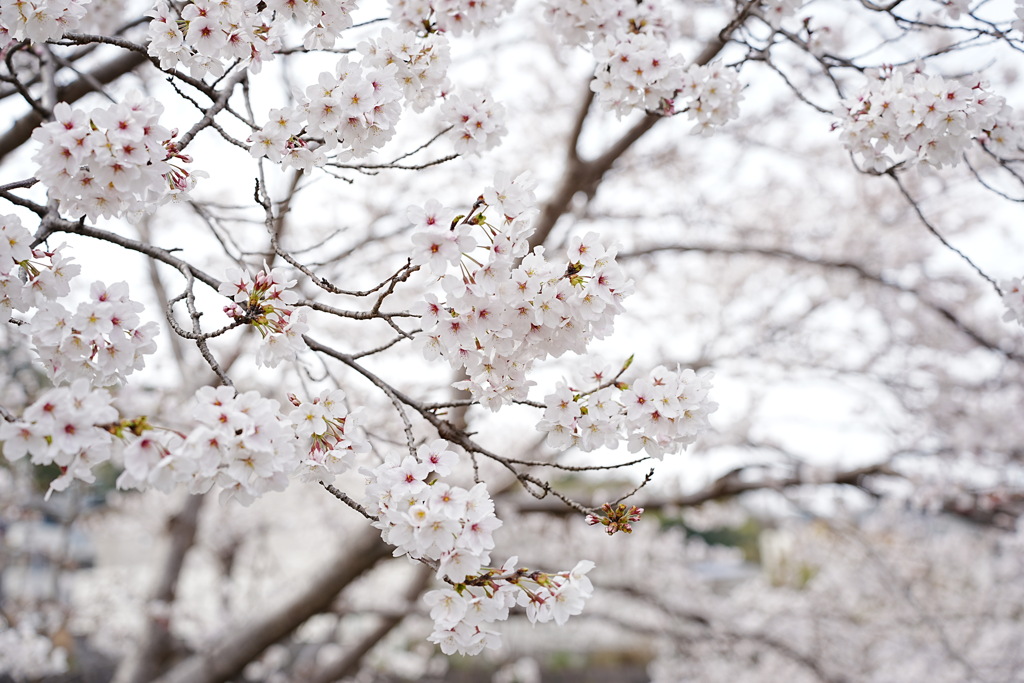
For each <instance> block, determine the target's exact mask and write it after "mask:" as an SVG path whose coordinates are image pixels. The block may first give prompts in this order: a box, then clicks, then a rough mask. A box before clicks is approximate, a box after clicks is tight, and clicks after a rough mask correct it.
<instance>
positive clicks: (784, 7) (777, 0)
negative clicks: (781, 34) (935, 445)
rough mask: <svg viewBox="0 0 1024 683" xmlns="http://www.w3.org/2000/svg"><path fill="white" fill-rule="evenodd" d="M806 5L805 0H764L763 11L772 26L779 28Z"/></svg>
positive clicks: (762, 2) (765, 18) (762, 3)
mask: <svg viewBox="0 0 1024 683" xmlns="http://www.w3.org/2000/svg"><path fill="white" fill-rule="evenodd" d="M803 6H804V0H762V1H761V12H762V16H763V17H764V20H765V21H767V22H768V23H769V24H770V25H771V27H772V28H779V26H781V25H782V22H783V21H785V20H786V19H788V18H790V17H792V16H794V15H795V14H796V13H797V11H798V10H799V9H800V8H801V7H803Z"/></svg>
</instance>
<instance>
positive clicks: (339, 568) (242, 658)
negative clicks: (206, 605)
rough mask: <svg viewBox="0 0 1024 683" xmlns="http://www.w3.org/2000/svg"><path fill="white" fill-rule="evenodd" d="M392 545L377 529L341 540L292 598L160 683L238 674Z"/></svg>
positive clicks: (206, 682)
mask: <svg viewBox="0 0 1024 683" xmlns="http://www.w3.org/2000/svg"><path fill="white" fill-rule="evenodd" d="M390 551H391V548H390V546H388V545H387V544H385V543H384V542H382V541H381V540H380V537H379V536H378V535H377V532H376V531H375V530H373V529H367V530H365V531H363V532H362V533H361V534H360V535H359V536H358V537H356V538H353V539H351V541H350V542H348V543H345V544H343V547H342V548H340V549H339V552H338V553H337V554H336V555H335V556H334V557H332V558H330V559H329V560H328V561H327V562H326V563H325V564H324V568H323V570H322V571H321V573H320V575H319V576H317V577H315V578H313V579H311V580H310V581H309V582H308V583H306V584H305V587H304V588H303V590H302V591H301V592H300V593H299V594H298V595H296V596H295V597H294V598H292V599H290V600H287V601H285V602H283V603H282V604H279V605H277V606H275V607H273V608H271V609H268V610H267V611H266V612H265V613H264V614H263V615H262V616H260V617H258V618H256V619H251V618H250V619H248V620H246V621H245V622H243V623H239V624H237V626H236V627H235V628H231V629H226V630H225V633H226V634H228V635H225V636H224V637H222V638H221V639H219V640H217V641H215V642H213V643H211V644H210V645H209V647H207V648H206V649H205V650H204V651H202V652H198V653H196V654H194V655H193V656H191V657H189V658H188V659H186V660H185V661H183V662H181V663H180V664H178V665H176V666H175V667H174V668H173V669H171V670H170V671H168V672H167V673H165V674H164V675H163V676H161V677H160V678H159V679H156V680H157V682H158V683H223V682H224V681H228V680H231V679H233V678H235V677H236V676H238V675H239V674H240V673H241V672H242V670H243V669H244V668H245V667H246V665H247V664H249V662H251V661H253V660H254V659H256V658H257V657H259V656H260V654H261V653H262V652H263V651H264V650H265V649H267V648H268V647H269V646H271V645H273V644H274V643H276V642H278V641H279V640H281V639H282V638H284V637H286V636H287V635H288V634H290V633H292V632H293V631H294V630H295V629H297V628H298V627H299V626H301V625H302V624H303V623H304V622H305V621H306V620H307V619H309V618H310V617H311V616H313V615H315V614H319V613H321V612H325V611H327V610H328V609H329V608H330V606H331V604H332V603H333V602H334V600H335V599H336V598H337V596H338V594H339V593H341V591H342V590H344V589H345V588H346V587H347V586H348V585H350V584H351V583H352V582H353V581H355V580H356V579H358V578H359V577H360V576H362V575H363V574H364V573H365V572H367V571H369V570H370V569H371V568H372V567H373V566H374V565H375V564H377V562H378V561H380V560H381V559H383V558H385V557H387V556H388V555H390Z"/></svg>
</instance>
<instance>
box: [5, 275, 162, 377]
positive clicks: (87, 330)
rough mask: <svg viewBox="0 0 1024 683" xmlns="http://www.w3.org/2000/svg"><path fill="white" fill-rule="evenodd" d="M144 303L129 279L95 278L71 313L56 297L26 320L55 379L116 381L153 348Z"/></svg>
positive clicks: (138, 367) (152, 330)
mask: <svg viewBox="0 0 1024 683" xmlns="http://www.w3.org/2000/svg"><path fill="white" fill-rule="evenodd" d="M142 309H143V306H142V304H141V303H139V302H137V301H132V300H131V299H130V298H129V297H128V284H127V283H125V282H117V283H115V284H112V285H110V286H109V287H108V286H107V285H105V284H103V283H102V282H99V281H97V282H94V283H92V286H91V287H90V288H89V299H88V300H87V301H84V302H82V303H80V304H78V307H77V308H76V310H75V312H74V313H72V312H71V311H69V310H68V309H66V308H65V307H64V306H63V305H61V304H60V303H59V302H57V301H49V302H47V303H45V304H43V305H42V306H41V307H40V308H39V310H38V311H37V312H36V314H35V315H34V316H33V317H32V319H31V320H29V322H28V324H27V325H26V326H25V327H26V328H27V331H28V333H29V334H30V335H31V338H32V343H33V345H34V346H35V349H36V352H37V353H38V354H39V357H40V359H41V360H42V361H43V365H44V367H45V368H46V372H47V375H49V377H50V380H51V381H53V383H54V384H60V383H66V382H72V381H74V380H77V379H79V378H82V379H86V380H88V381H89V383H90V384H91V385H92V386H96V387H105V386H110V385H112V384H120V383H123V382H124V381H125V378H126V377H127V376H128V375H130V374H132V373H133V372H134V371H136V370H141V369H142V368H143V367H144V366H145V360H144V356H146V355H149V354H151V353H153V352H154V351H156V343H155V342H154V341H153V338H154V337H156V335H157V334H158V333H159V332H160V327H159V326H158V325H157V324H156V323H155V322H147V323H142V322H141V321H140V319H139V312H140V311H142Z"/></svg>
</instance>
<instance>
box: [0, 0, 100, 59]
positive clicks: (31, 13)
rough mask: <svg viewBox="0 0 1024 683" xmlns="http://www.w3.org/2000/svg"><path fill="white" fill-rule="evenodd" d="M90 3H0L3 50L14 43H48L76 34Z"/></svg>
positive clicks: (81, 0) (68, 0) (14, 0)
mask: <svg viewBox="0 0 1024 683" xmlns="http://www.w3.org/2000/svg"><path fill="white" fill-rule="evenodd" d="M87 4H89V0H0V50H2V49H3V48H5V47H7V46H8V45H10V44H11V42H13V41H20V40H31V41H32V42H34V43H45V42H46V41H48V40H57V39H58V38H60V37H61V36H63V35H64V33H65V32H66V31H74V30H75V29H76V28H78V23H79V22H80V21H81V20H82V17H84V16H85V12H86V9H85V5H87Z"/></svg>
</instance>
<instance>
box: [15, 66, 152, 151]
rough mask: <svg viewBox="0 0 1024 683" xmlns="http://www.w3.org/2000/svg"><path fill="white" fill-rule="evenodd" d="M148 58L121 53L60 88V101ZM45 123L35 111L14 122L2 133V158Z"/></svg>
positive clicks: (70, 99)
mask: <svg viewBox="0 0 1024 683" xmlns="http://www.w3.org/2000/svg"><path fill="white" fill-rule="evenodd" d="M148 61H149V59H148V57H146V55H142V54H139V53H138V52H126V53H124V54H121V55H118V56H117V57H115V58H114V59H111V60H110V61H109V62H106V63H104V64H101V65H99V66H98V67H96V68H95V69H93V70H92V71H90V72H89V73H88V75H87V76H83V77H81V78H78V79H76V80H74V81H72V82H71V83H69V84H68V85H66V86H64V87H63V88H59V89H58V90H57V98H58V100H59V101H61V102H67V103H69V104H70V103H72V102H76V101H78V100H80V99H81V98H82V97H84V96H85V95H86V94H88V93H90V92H92V91H93V89H94V84H95V83H101V84H103V85H106V84H108V83H111V82H113V81H115V80H117V79H118V78H120V77H121V76H124V75H125V74H126V73H128V72H130V71H132V70H133V69H136V68H138V67H140V66H142V65H143V64H145V63H147V62H148ZM42 122H43V117H41V116H40V115H39V114H37V113H36V112H30V113H28V114H25V115H24V116H22V117H21V118H20V119H18V120H16V121H14V122H13V124H12V125H11V127H10V128H8V129H7V132H6V133H4V134H3V135H0V159H3V158H4V157H5V156H7V155H8V154H10V153H11V152H13V151H14V150H16V149H18V148H19V147H21V146H22V145H23V144H25V143H26V142H28V140H29V139H30V138H31V137H32V131H33V130H34V129H35V128H36V126H38V125H39V124H41V123H42Z"/></svg>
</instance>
